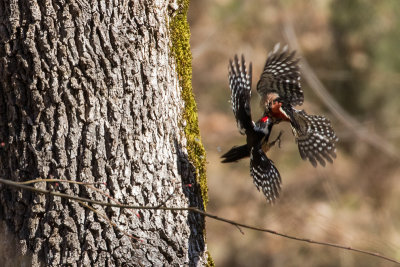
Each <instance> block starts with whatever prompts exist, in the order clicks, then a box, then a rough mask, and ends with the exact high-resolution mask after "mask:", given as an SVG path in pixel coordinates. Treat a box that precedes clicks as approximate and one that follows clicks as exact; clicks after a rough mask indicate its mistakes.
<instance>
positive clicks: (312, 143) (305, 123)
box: [291, 110, 339, 167]
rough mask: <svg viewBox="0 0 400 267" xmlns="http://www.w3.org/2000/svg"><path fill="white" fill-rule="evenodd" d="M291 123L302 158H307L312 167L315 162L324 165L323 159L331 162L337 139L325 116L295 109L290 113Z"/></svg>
mask: <svg viewBox="0 0 400 267" xmlns="http://www.w3.org/2000/svg"><path fill="white" fill-rule="evenodd" d="M291 125H292V129H293V133H294V135H295V138H296V142H297V145H298V147H299V152H300V156H301V157H302V159H304V160H306V159H308V160H309V161H310V162H311V164H312V165H313V166H314V167H315V166H317V162H319V163H320V164H321V165H322V166H325V160H327V161H329V162H331V163H332V161H333V160H332V158H336V148H335V143H336V142H337V141H338V140H339V139H338V138H337V136H336V134H335V132H334V130H333V128H332V125H331V122H330V121H329V120H328V119H327V118H325V117H324V116H318V115H308V114H307V113H305V112H304V111H303V110H300V111H297V110H295V111H294V112H293V113H292V114H291Z"/></svg>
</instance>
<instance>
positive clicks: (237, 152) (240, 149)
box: [221, 145, 250, 163]
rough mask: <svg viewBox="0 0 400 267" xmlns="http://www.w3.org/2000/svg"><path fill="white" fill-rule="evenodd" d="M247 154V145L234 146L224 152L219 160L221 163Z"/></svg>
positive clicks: (238, 158) (232, 160) (235, 159)
mask: <svg viewBox="0 0 400 267" xmlns="http://www.w3.org/2000/svg"><path fill="white" fill-rule="evenodd" d="M249 156H250V150H249V148H248V147H247V145H242V146H234V147H232V148H231V149H230V150H229V151H228V152H226V153H225V154H223V155H222V156H221V158H223V160H222V161H221V162H222V163H228V162H234V161H238V160H240V159H242V158H246V157H249Z"/></svg>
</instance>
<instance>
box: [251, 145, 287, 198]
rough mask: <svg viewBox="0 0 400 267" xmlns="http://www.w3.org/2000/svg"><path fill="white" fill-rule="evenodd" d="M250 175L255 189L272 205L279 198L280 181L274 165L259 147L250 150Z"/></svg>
mask: <svg viewBox="0 0 400 267" xmlns="http://www.w3.org/2000/svg"><path fill="white" fill-rule="evenodd" d="M250 174H251V176H253V181H254V184H255V185H256V187H257V189H258V190H261V191H262V192H263V193H264V195H265V196H266V198H267V200H268V202H270V203H273V202H274V201H275V200H276V199H277V198H278V197H279V192H280V190H281V183H282V180H281V176H280V174H279V171H278V170H277V169H276V168H275V166H274V163H273V162H272V160H270V159H269V158H267V156H266V155H265V153H264V151H263V150H262V149H261V148H260V146H258V147H254V148H252V150H251V154H250Z"/></svg>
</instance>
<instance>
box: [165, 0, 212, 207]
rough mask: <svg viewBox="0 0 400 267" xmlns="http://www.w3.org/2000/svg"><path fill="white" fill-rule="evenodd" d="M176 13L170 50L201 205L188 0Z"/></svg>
mask: <svg viewBox="0 0 400 267" xmlns="http://www.w3.org/2000/svg"><path fill="white" fill-rule="evenodd" d="M178 4H179V9H178V11H177V12H178V13H177V14H175V16H174V17H173V18H172V20H171V22H170V31H171V39H172V47H171V49H172V53H173V54H174V56H175V59H176V66H177V72H178V76H179V84H180V86H181V87H182V98H183V100H184V102H185V109H184V112H183V119H184V120H185V121H186V126H185V135H186V139H187V150H188V156H189V160H190V161H191V162H192V164H193V165H194V166H195V168H196V177H197V182H198V183H199V184H200V188H201V196H202V198H203V203H204V209H206V206H207V202H208V194H207V191H208V188H207V178H206V152H205V150H204V147H203V144H202V143H201V138H200V130H199V122H198V115H197V105H196V101H195V99H194V96H193V91H192V53H191V51H190V43H189V39H190V29H189V23H188V22H187V10H188V7H189V0H179V1H178Z"/></svg>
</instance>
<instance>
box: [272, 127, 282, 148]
mask: <svg viewBox="0 0 400 267" xmlns="http://www.w3.org/2000/svg"><path fill="white" fill-rule="evenodd" d="M282 134H283V131H280V132H279V134H278V136H277V137H276V138H275V140H274V141H272V142H271V143H269V147H272V146H274V145H275V143H276V142H278V147H279V148H281V136H282Z"/></svg>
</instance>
